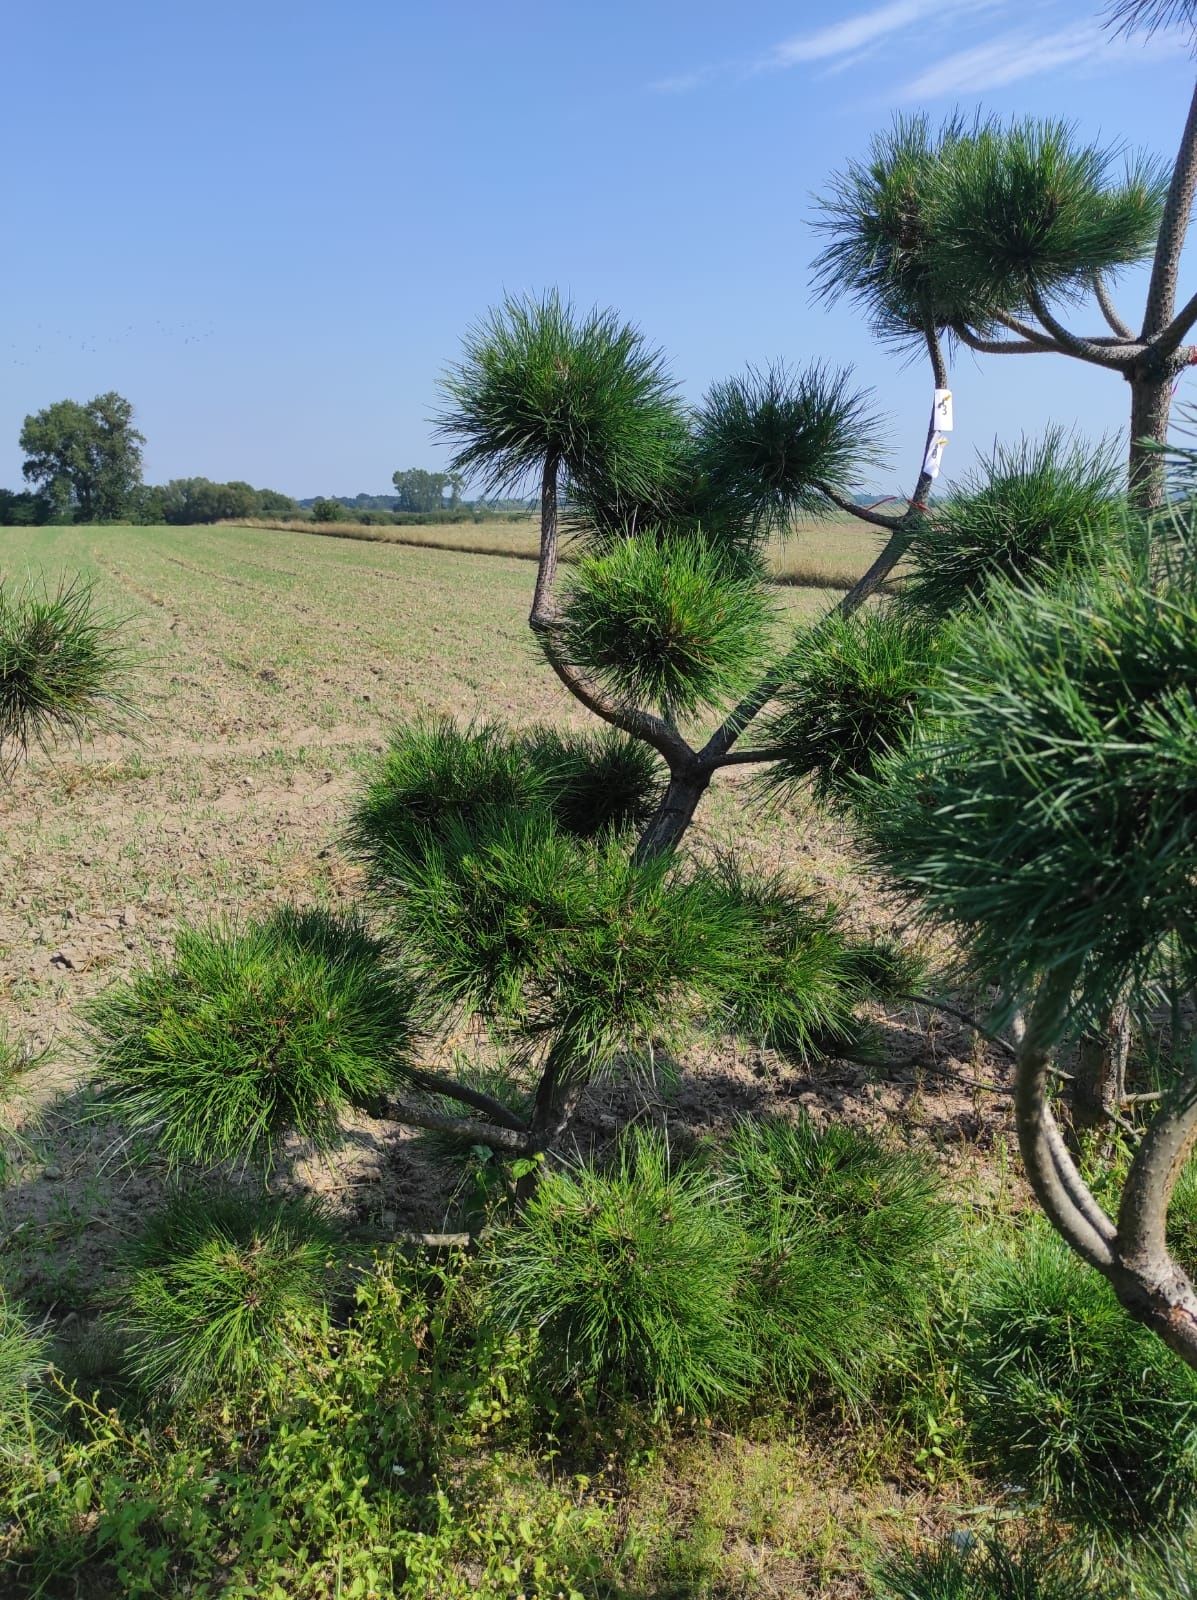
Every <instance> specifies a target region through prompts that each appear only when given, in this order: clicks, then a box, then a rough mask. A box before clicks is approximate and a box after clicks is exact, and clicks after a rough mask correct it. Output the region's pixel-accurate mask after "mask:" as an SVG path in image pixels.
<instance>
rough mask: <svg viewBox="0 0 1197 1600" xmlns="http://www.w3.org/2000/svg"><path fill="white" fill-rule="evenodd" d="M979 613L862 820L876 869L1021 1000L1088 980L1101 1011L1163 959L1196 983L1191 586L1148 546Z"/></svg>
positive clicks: (1158, 542)
mask: <svg viewBox="0 0 1197 1600" xmlns="http://www.w3.org/2000/svg"><path fill="white" fill-rule="evenodd" d="M990 611H991V613H992V614H991V615H990V616H988V617H986V616H974V617H973V618H972V619H971V621H970V626H969V627H968V628H967V629H966V630H962V632H961V634H960V637H959V640H958V643H957V647H956V652H955V654H954V656H953V658H952V660H951V662H950V664H949V665H948V666H947V667H946V668H945V670H944V672H943V675H942V678H941V682H940V684H939V686H938V687H937V688H935V689H933V691H932V693H931V695H930V697H929V711H928V714H927V716H926V717H924V718H922V719H921V720H920V723H919V728H920V730H921V731H920V732H919V734H918V736H917V737H916V738H915V740H914V741H913V742H912V744H911V745H910V747H909V748H907V749H905V750H902V751H899V752H898V753H897V754H896V755H895V756H894V757H893V758H892V759H890V760H889V761H887V762H885V763H884V764H883V766H882V768H881V770H880V773H879V777H878V781H877V782H876V784H875V785H873V786H872V787H871V789H870V794H869V800H868V804H867V805H865V806H862V807H861V808H860V818H861V826H862V828H863V829H864V830H865V832H866V833H867V836H868V839H869V842H870V848H871V850H872V852H873V855H874V858H875V859H876V860H877V861H878V862H879V863H880V864H881V865H883V866H884V867H886V868H888V869H889V871H890V872H891V873H892V874H893V875H894V877H895V878H896V879H897V881H898V882H899V883H900V884H902V885H904V886H906V887H907V888H908V889H909V890H910V891H911V893H912V894H914V895H916V896H917V897H918V898H919V900H920V903H921V904H922V906H923V908H924V910H925V911H926V912H927V914H928V915H933V916H937V917H939V918H942V919H944V920H946V921H947V922H948V923H950V924H955V925H956V926H957V927H959V928H960V929H961V930H962V931H963V932H964V933H965V935H966V938H967V941H968V944H969V947H970V949H971V952H972V956H973V959H974V960H975V962H976V964H977V966H978V968H979V969H980V970H981V971H982V972H983V973H985V974H986V975H987V976H989V977H991V978H992V979H993V980H994V981H996V982H998V983H1000V984H1001V985H1002V986H1003V988H1004V989H1005V990H1006V992H1007V993H1008V994H1010V995H1012V996H1013V995H1020V994H1025V993H1026V992H1027V991H1028V989H1029V987H1030V986H1031V985H1032V983H1033V981H1034V979H1035V977H1036V976H1037V975H1038V974H1040V973H1042V972H1045V971H1048V970H1054V969H1056V968H1057V967H1058V966H1061V965H1064V964H1068V965H1073V964H1079V965H1081V967H1082V971H1081V990H1082V997H1083V998H1084V999H1086V1000H1088V1001H1089V1002H1090V1003H1091V1004H1092V1005H1094V1006H1097V1007H1099V1008H1100V1006H1101V1005H1103V1004H1108V1003H1112V999H1113V997H1114V996H1115V995H1117V994H1119V993H1121V992H1123V991H1124V989H1125V987H1126V985H1127V984H1131V985H1133V986H1139V985H1142V984H1144V983H1146V982H1147V981H1148V980H1149V979H1150V978H1151V976H1152V974H1153V973H1154V972H1156V971H1157V970H1158V967H1159V964H1160V963H1161V961H1164V960H1166V961H1167V963H1168V964H1169V965H1170V966H1173V967H1174V968H1175V975H1176V977H1177V979H1178V980H1179V981H1180V983H1181V986H1182V988H1183V987H1187V986H1191V985H1192V983H1193V982H1194V980H1195V979H1197V929H1195V924H1194V920H1193V896H1192V885H1193V882H1194V877H1195V875H1197V810H1195V809H1194V806H1193V803H1192V796H1193V794H1194V793H1197V700H1195V698H1194V694H1193V687H1192V686H1193V684H1194V683H1195V682H1197V583H1194V546H1193V536H1192V530H1191V528H1190V527H1189V525H1188V523H1187V522H1186V523H1185V524H1184V525H1183V526H1182V527H1180V528H1179V529H1170V530H1163V529H1157V530H1156V533H1155V535H1154V536H1153V537H1151V538H1148V537H1146V536H1143V537H1133V538H1130V539H1129V540H1127V541H1124V542H1122V543H1121V544H1120V545H1119V546H1118V547H1117V548H1115V549H1114V550H1112V551H1110V552H1108V559H1105V560H1104V561H1103V562H1102V563H1100V564H1099V565H1097V566H1096V567H1094V568H1093V569H1092V570H1091V571H1090V572H1089V573H1088V574H1084V573H1082V574H1080V575H1078V576H1077V577H1076V578H1074V579H1072V580H1070V581H1068V582H1067V583H1063V584H1060V585H1058V586H1056V587H1055V588H1053V589H1052V590H1051V591H1046V590H1043V589H1030V590H1024V589H1021V588H1015V587H1014V586H1011V585H1006V586H1004V587H1001V586H999V587H997V588H995V589H994V590H993V591H992V592H991V601H990Z"/></svg>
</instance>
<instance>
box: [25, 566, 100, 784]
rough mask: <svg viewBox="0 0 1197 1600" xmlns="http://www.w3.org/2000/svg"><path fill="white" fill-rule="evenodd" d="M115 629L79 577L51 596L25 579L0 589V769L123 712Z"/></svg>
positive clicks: (48, 592)
mask: <svg viewBox="0 0 1197 1600" xmlns="http://www.w3.org/2000/svg"><path fill="white" fill-rule="evenodd" d="M119 629H120V624H119V623H118V622H115V621H113V620H112V619H111V618H109V617H106V616H104V615H103V614H102V613H101V612H100V611H99V610H98V609H97V607H96V605H95V601H94V598H93V595H92V588H91V585H90V584H89V583H86V582H84V581H82V580H76V581H75V582H73V583H70V584H66V585H64V586H62V587H61V588H59V589H58V590H56V591H54V592H53V593H51V592H50V591H48V590H46V589H43V588H39V587H38V586H37V585H35V584H34V583H32V582H30V583H27V584H25V585H24V586H23V587H21V588H17V589H15V590H14V589H5V588H0V772H2V771H3V770H4V768H5V767H6V766H7V765H8V764H10V763H11V762H13V761H15V760H16V759H17V757H18V756H20V755H23V754H25V753H26V752H27V751H28V749H29V748H30V747H31V746H33V745H45V744H46V743H47V742H48V741H49V740H50V739H51V738H52V737H53V736H54V735H56V734H64V733H65V734H68V735H71V736H73V737H76V738H78V737H80V736H81V735H82V734H83V732H84V731H85V729H87V728H88V727H90V726H91V725H93V724H94V723H95V722H96V721H97V720H99V719H102V718H103V717H105V716H108V717H112V716H113V715H117V714H120V713H122V712H123V711H125V710H126V709H127V702H126V699H125V696H124V694H123V692H122V690H121V687H120V680H121V675H122V674H123V673H124V672H125V671H126V670H127V668H128V665H129V656H128V651H127V649H126V648H125V647H124V645H122V643H121V642H120V637H119Z"/></svg>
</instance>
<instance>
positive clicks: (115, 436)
mask: <svg viewBox="0 0 1197 1600" xmlns="http://www.w3.org/2000/svg"><path fill="white" fill-rule="evenodd" d="M144 444H145V436H144V435H143V434H141V433H140V432H139V431H138V430H137V428H136V427H135V426H134V420H133V406H132V404H131V402H130V401H128V400H126V399H125V397H124V396H123V395H119V394H117V393H116V392H115V391H109V392H108V393H107V394H101V395H97V396H96V397H95V399H94V400H89V401H88V402H87V403H86V404H83V403H81V402H79V401H77V400H58V401H56V402H55V403H54V404H53V405H50V406H46V407H45V408H44V409H43V410H41V411H37V412H33V413H31V414H30V415H29V416H27V417H26V418H25V421H24V424H23V426H22V428H21V434H20V445H21V449H22V450H23V451H24V453H25V461H24V464H23V466H22V473H23V475H24V478H25V483H26V485H27V487H26V488H24V489H20V490H13V489H0V527H41V526H44V525H45V524H47V523H63V522H134V523H147V524H152V523H175V524H192V523H205V522H239V521H244V520H246V519H249V518H257V517H264V518H271V519H291V518H299V517H302V516H304V515H305V514H306V515H308V516H310V517H311V519H312V520H313V521H316V522H339V521H358V522H380V523H389V522H391V521H396V522H401V521H407V520H419V521H423V520H433V521H439V520H441V519H442V518H444V519H445V520H447V521H470V520H474V521H477V520H479V519H480V518H481V517H484V516H487V515H491V514H494V513H496V512H498V513H500V514H504V513H510V512H513V511H523V510H525V509H526V508H527V506H528V504H529V502H527V501H526V500H519V499H516V500H503V501H501V502H500V501H487V500H483V501H475V502H473V503H471V502H469V501H466V500H463V498H462V489H463V487H464V479H463V478H462V475H461V474H460V473H458V472H428V471H426V470H425V469H424V468H422V467H407V468H404V469H403V470H401V471H398V472H395V473H394V474H393V475H392V480H391V481H392V482H393V484H394V486H395V493H394V494H393V495H381V494H358V495H352V496H348V495H319V496H315V497H313V498H311V499H307V500H295V499H293V498H292V497H291V496H290V495H287V494H283V493H281V492H280V491H279V490H277V489H256V488H254V486H253V485H252V484H249V483H245V482H242V481H241V480H234V481H233V482H231V483H216V482H213V480H212V479H210V478H172V479H171V481H170V482H169V483H165V484H148V483H145V482H144V481H143V479H142V448H143V446H144Z"/></svg>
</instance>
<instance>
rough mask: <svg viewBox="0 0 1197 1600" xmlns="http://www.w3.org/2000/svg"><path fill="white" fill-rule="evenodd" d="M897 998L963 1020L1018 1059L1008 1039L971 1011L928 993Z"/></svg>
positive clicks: (1005, 1052) (1004, 1052)
mask: <svg viewBox="0 0 1197 1600" xmlns="http://www.w3.org/2000/svg"><path fill="white" fill-rule="evenodd" d="M898 999H900V1000H908V1001H909V1002H910V1004H911V1005H916V1006H930V1008H931V1010H932V1011H942V1012H943V1013H944V1015H945V1016H948V1017H955V1018H956V1021H957V1022H963V1023H964V1025H965V1026H966V1027H968V1028H971V1029H972V1030H973V1032H974V1033H978V1034H980V1036H981V1038H982V1039H985V1040H987V1041H988V1042H989V1043H990V1044H992V1045H996V1047H997V1048H998V1049H999V1050H1000V1051H1001V1052H1002V1054H1003V1055H1004V1056H1006V1057H1007V1058H1008V1059H1009V1060H1011V1061H1017V1060H1018V1051H1017V1050H1016V1049H1015V1048H1014V1046H1013V1045H1012V1044H1011V1043H1010V1041H1009V1040H1008V1039H1003V1038H1002V1036H1001V1034H1000V1033H994V1032H993V1031H992V1030H991V1029H990V1028H987V1027H986V1026H985V1024H984V1023H983V1022H981V1021H980V1020H979V1019H978V1018H977V1017H974V1016H973V1015H972V1013H971V1012H969V1011H964V1010H962V1009H961V1008H960V1007H959V1006H953V1005H949V1004H948V1002H947V1001H946V1000H935V999H932V997H931V996H930V995H929V994H903V995H899V996H898ZM995 1092H996V1091H995Z"/></svg>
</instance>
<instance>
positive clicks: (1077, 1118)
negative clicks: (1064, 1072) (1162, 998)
mask: <svg viewBox="0 0 1197 1600" xmlns="http://www.w3.org/2000/svg"><path fill="white" fill-rule="evenodd" d="M1129 1053H1130V1012H1129V1011H1128V1010H1127V1008H1126V1006H1125V1005H1118V1006H1115V1007H1114V1009H1113V1010H1112V1011H1111V1012H1110V1014H1109V1016H1108V1017H1107V1018H1106V1019H1105V1023H1104V1026H1103V1027H1102V1028H1101V1029H1100V1031H1095V1032H1092V1033H1086V1034H1085V1035H1084V1036H1083V1037H1082V1039H1081V1042H1080V1048H1079V1049H1078V1051H1077V1061H1076V1078H1075V1080H1074V1082H1073V1088H1072V1121H1073V1126H1074V1127H1075V1128H1076V1129H1077V1131H1078V1132H1082V1133H1090V1132H1100V1131H1103V1130H1105V1129H1108V1128H1109V1126H1110V1123H1111V1121H1112V1120H1113V1118H1114V1116H1115V1115H1116V1114H1117V1113H1118V1112H1120V1111H1121V1110H1122V1107H1123V1104H1124V1102H1125V1100H1126V1060H1127V1056H1128V1055H1129Z"/></svg>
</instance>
